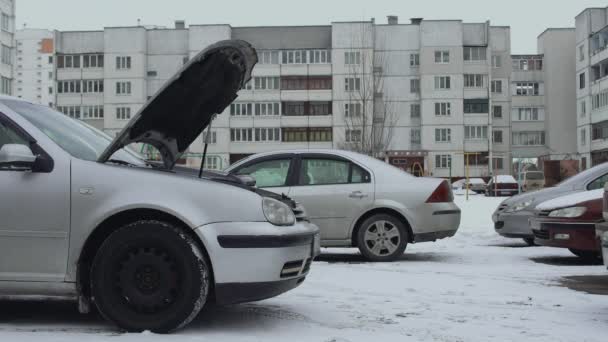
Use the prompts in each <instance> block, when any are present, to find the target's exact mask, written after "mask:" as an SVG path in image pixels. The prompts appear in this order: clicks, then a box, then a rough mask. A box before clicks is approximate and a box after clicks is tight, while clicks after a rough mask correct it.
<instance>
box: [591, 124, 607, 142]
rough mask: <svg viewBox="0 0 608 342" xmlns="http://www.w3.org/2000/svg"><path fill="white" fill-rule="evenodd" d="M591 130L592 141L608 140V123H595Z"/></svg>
mask: <svg viewBox="0 0 608 342" xmlns="http://www.w3.org/2000/svg"><path fill="white" fill-rule="evenodd" d="M591 129H592V131H591V139H592V140H600V139H608V121H601V122H598V123H594V124H593V125H592V127H591Z"/></svg>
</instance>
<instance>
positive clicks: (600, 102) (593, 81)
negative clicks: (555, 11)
mask: <svg viewBox="0 0 608 342" xmlns="http://www.w3.org/2000/svg"><path fill="white" fill-rule="evenodd" d="M607 46H608V8H588V9H585V10H584V11H582V12H581V13H580V14H579V15H577V16H576V45H575V51H576V57H575V58H576V75H575V82H576V97H577V112H576V113H577V115H576V118H577V136H578V138H577V147H578V153H579V155H580V156H581V163H582V164H583V166H586V167H589V166H593V165H597V164H600V163H603V162H606V161H608V78H607V77H606V76H607V75H608V49H606V47H607Z"/></svg>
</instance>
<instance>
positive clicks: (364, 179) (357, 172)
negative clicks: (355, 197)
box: [350, 165, 371, 184]
mask: <svg viewBox="0 0 608 342" xmlns="http://www.w3.org/2000/svg"><path fill="white" fill-rule="evenodd" d="M352 167H353V172H352V174H351V176H350V177H351V178H350V182H351V183H356V184H359V183H369V182H370V180H371V177H370V175H369V173H368V172H367V171H365V170H363V169H362V168H360V167H359V166H357V165H353V166H352Z"/></svg>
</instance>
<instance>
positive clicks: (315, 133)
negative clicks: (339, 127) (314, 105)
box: [281, 127, 333, 142]
mask: <svg viewBox="0 0 608 342" xmlns="http://www.w3.org/2000/svg"><path fill="white" fill-rule="evenodd" d="M281 131H282V133H283V141H284V142H309V141H310V142H329V141H332V139H333V134H332V128H331V127H301V128H296V127H293V128H292V127H289V128H283V129H282V130H281Z"/></svg>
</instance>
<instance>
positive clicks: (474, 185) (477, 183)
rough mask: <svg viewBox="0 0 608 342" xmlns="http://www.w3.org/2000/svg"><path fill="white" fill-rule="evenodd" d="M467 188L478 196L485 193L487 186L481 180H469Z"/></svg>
mask: <svg viewBox="0 0 608 342" xmlns="http://www.w3.org/2000/svg"><path fill="white" fill-rule="evenodd" d="M468 186H469V190H471V191H474V192H476V193H478V194H479V193H484V192H486V187H487V184H486V182H485V181H484V180H483V179H482V178H469V181H468Z"/></svg>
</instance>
